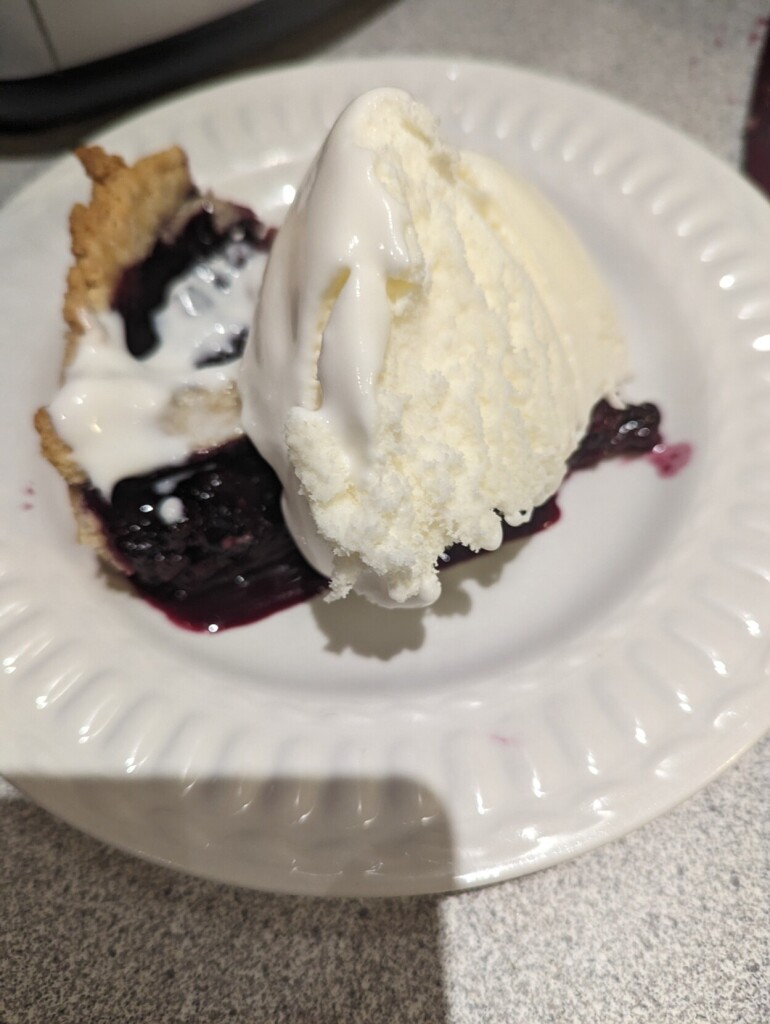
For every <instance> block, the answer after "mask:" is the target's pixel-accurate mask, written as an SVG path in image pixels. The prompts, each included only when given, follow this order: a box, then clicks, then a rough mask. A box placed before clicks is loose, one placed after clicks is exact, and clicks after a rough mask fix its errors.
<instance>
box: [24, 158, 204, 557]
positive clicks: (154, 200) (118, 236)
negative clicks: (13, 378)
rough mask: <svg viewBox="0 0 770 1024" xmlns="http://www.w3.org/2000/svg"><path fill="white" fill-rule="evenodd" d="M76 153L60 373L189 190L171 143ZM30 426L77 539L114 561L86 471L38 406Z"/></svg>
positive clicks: (185, 167) (186, 170) (184, 170)
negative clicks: (87, 187)
mask: <svg viewBox="0 0 770 1024" xmlns="http://www.w3.org/2000/svg"><path fill="white" fill-rule="evenodd" d="M75 155H76V156H77V158H78V159H79V160H80V162H81V164H82V165H83V169H84V170H85V172H86V174H87V175H88V177H89V179H90V181H91V196H90V199H89V202H88V204H83V203H76V204H75V206H73V208H72V211H71V213H70V219H69V229H70V244H71V251H72V257H73V263H72V265H71V267H70V269H69V272H68V274H67V287H66V291H65V295H64V305H63V313H64V321H65V323H66V326H67V331H66V335H65V339H66V340H65V347H64V354H63V361H62V368H64V367H66V366H67V365H68V364H69V363H71V362H72V360H73V359H74V358H75V355H76V353H77V349H78V345H79V343H80V338H81V337H82V335H83V334H84V333H85V331H86V329H87V324H86V322H85V316H86V315H87V314H88V312H94V313H100V312H103V311H104V310H107V309H109V308H110V301H111V297H112V295H113V292H114V290H115V287H116V285H117V283H118V281H119V279H120V276H121V274H122V273H123V271H124V270H125V269H126V268H127V267H130V266H133V264H135V263H138V262H139V261H140V260H143V259H145V257H146V256H147V255H149V253H150V251H151V250H152V248H153V246H154V244H155V242H156V239H157V237H158V235H159V234H160V233H161V231H162V228H163V226H164V224H166V223H167V222H168V221H170V220H172V218H173V217H174V215H175V214H176V212H177V211H178V209H179V207H180V206H181V205H182V203H183V202H184V201H185V199H187V198H188V197H189V196H190V195H191V194H192V193H193V191H194V186H193V183H192V180H191V178H190V171H189V168H188V164H187V157H186V155H185V153H184V151H183V150H182V149H180V148H179V147H178V146H173V147H171V148H170V149H166V150H163V151H161V152H159V153H153V154H152V155H150V156H147V157H143V158H142V159H141V160H138V161H137V162H136V163H135V164H133V165H128V164H126V163H125V161H124V160H123V159H122V158H121V157H119V156H113V155H111V154H109V153H106V152H105V151H104V150H103V149H102V148H101V147H100V146H84V147H81V148H79V149H77V150H76V151H75ZM34 424H35V429H36V430H37V433H38V436H39V439H40V449H41V451H42V454H43V455H44V457H45V458H46V459H47V460H48V461H49V462H50V463H51V465H53V467H54V468H55V469H56V470H57V472H58V473H59V474H60V475H61V476H62V477H63V478H64V480H65V481H66V482H67V484H68V486H69V494H70V501H71V503H72V507H73V511H74V513H75V519H76V522H77V527H78V539H79V541H80V542H81V543H82V544H86V545H87V546H89V547H91V548H94V549H95V550H96V551H97V552H98V553H99V554H100V555H101V556H102V557H103V558H105V559H106V560H107V561H109V562H112V563H113V564H115V559H114V558H113V556H112V554H111V552H110V551H109V549H108V547H107V545H106V542H105V539H104V537H103V534H102V530H101V528H100V526H99V523H98V520H97V519H96V517H95V516H94V515H93V514H92V513H91V512H90V510H89V509H88V507H87V505H86V503H85V501H84V498H83V494H82V491H81V486H82V485H83V484H85V483H86V481H87V479H88V476H87V474H86V472H85V470H84V469H83V467H82V466H80V465H79V464H78V462H77V460H76V459H75V458H74V456H73V453H72V450H71V448H70V447H69V445H67V444H66V443H65V442H64V441H63V440H62V439H61V438H60V437H59V435H58V434H57V432H56V428H55V427H54V424H53V421H52V420H51V417H50V415H49V413H48V410H47V409H46V408H45V407H43V408H40V409H38V410H37V412H36V413H35V417H34Z"/></svg>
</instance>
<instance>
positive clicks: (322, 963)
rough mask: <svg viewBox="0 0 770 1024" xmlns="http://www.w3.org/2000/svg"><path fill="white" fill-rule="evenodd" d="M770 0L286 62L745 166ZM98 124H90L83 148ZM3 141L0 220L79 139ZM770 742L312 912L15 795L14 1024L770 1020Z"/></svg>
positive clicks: (366, 38) (517, 7) (502, 3)
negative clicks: (419, 61) (715, 769)
mask: <svg viewBox="0 0 770 1024" xmlns="http://www.w3.org/2000/svg"><path fill="white" fill-rule="evenodd" d="M767 13H768V12H767V9H766V5H765V4H764V3H762V2H760V0H668V2H662V0H649V2H648V0H550V2H549V3H544V2H542V0H479V2H476V3H465V2H462V0H402V2H400V3H390V4H387V3H386V4H378V3H369V4H366V5H362V6H361V9H360V11H359V12H358V14H357V16H355V17H350V16H349V15H348V16H345V17H341V16H340V17H338V18H336V19H335V20H333V21H332V22H331V23H329V25H328V27H327V28H326V29H325V30H324V33H323V42H322V43H321V44H320V45H319V43H318V36H317V35H316V36H314V37H313V38H308V37H304V38H300V39H297V40H294V41H292V42H291V43H290V44H283V45H282V47H281V48H280V50H279V51H278V50H277V51H276V54H275V57H276V58H280V59H282V60H283V59H288V58H297V59H299V58H302V59H313V58H317V57H331V56H352V55H355V56H365V55H368V54H382V53H387V52H399V53H401V52H411V53H415V52H417V53H429V52H435V53H451V54H462V55H467V56H472V57H477V58H479V57H481V58H483V57H487V58H492V59H495V60H503V61H509V62H515V63H521V64H523V65H526V66H530V67H536V68H539V69H542V70H544V71H547V72H549V73H553V74H556V75H559V76H563V77H567V78H571V79H574V80H576V81H580V82H586V83H590V84H591V85H594V86H596V87H598V88H600V89H603V90H605V91H606V92H608V93H610V94H613V95H615V96H618V97H621V98H623V99H625V100H627V101H628V102H630V103H632V104H635V105H636V106H638V107H640V108H642V109H644V110H646V111H648V112H652V113H654V114H657V115H658V116H659V117H661V118H663V119H664V120H667V121H669V122H671V123H672V124H673V125H675V126H677V127H679V128H681V129H683V130H684V131H686V132H688V133H689V134H691V135H692V136H694V137H695V138H697V139H699V140H700V141H702V142H703V143H704V144H705V145H706V146H708V147H709V148H710V149H711V150H713V151H714V152H715V153H717V154H719V155H721V156H722V157H724V158H725V159H727V160H729V161H731V162H733V163H736V162H737V160H738V155H739V149H740V137H741V129H742V126H743V120H744V116H745V111H746V107H747V103H748V97H749V93H750V89H751V82H752V77H753V73H754V68H755V64H756V61H757V58H758V56H759V50H760V46H761V40H762V38H763V36H764V31H765V23H766V22H765V20H764V19H765V15H766V14H767ZM91 127H92V126H91V125H89V126H88V128H89V129H90V128H91ZM84 130H85V129H84V128H83V126H82V125H81V126H74V127H72V126H70V127H68V128H63V129H60V130H57V131H55V132H49V133H47V134H45V135H42V136H37V137H29V138H20V137H16V138H10V137H5V138H3V137H1V136H0V200H4V199H6V198H8V197H9V196H10V195H12V194H13V193H14V192H15V191H16V189H17V188H19V187H20V186H21V185H22V183H23V182H25V181H26V180H28V179H29V177H30V176H31V175H32V174H34V173H37V171H38V170H40V169H42V168H43V167H44V166H46V165H47V164H48V163H49V162H50V161H51V160H52V159H54V158H55V157H56V156H57V155H59V154H60V153H61V152H62V151H64V150H65V149H66V148H67V147H69V146H70V145H71V144H72V142H73V140H75V139H76V138H77V137H78V135H79V134H80V133H81V132H82V131H84ZM768 755H770V740H768V739H765V741H764V742H762V743H760V744H759V745H758V746H756V747H755V748H754V749H753V750H752V751H750V752H749V753H748V754H747V755H746V756H745V757H744V758H743V759H742V760H741V761H740V762H739V763H738V764H736V765H734V766H733V767H731V768H730V769H729V770H728V771H727V772H725V774H724V775H723V776H722V777H721V778H719V779H718V780H717V781H715V782H713V783H712V784H711V785H710V786H708V787H707V788H706V789H705V790H704V791H702V792H701V793H700V794H698V795H696V796H695V797H693V798H691V799H690V800H688V801H687V802H686V803H685V804H684V805H682V806H681V807H679V808H677V809H676V810H674V811H672V812H670V813H668V814H666V815H665V816H663V817H662V818H660V819H658V820H657V821H654V822H652V823H651V824H649V825H647V826H646V827H644V828H642V829H640V830H638V831H637V832H635V833H633V834H631V835H630V836H628V837H627V838H625V839H623V840H621V841H618V842H615V843H612V844H610V845H609V846H606V847H604V848H601V849H599V850H596V851H595V852H593V853H590V854H588V855H585V856H583V857H581V858H579V859H577V860H575V861H573V862H571V863H567V864H563V865H561V866H559V867H556V868H552V869H550V870H548V871H544V872H541V873H539V874H536V875H532V876H529V877H526V878H523V879H520V880H517V881H513V882H509V883H506V884H503V885H498V886H495V887H492V888H489V889H484V890H479V891H476V892H470V893H465V894H461V895H454V896H448V897H431V898H419V899H403V900H384V901H380V902H374V901H361V900H327V901H315V900H308V899H300V898H287V897H278V896H271V895H265V894H260V893H254V892H248V891H243V890H237V889H233V888H228V887H225V886H220V885H215V884H212V883H209V882H204V881H199V880H197V879H194V878H189V877H185V876H182V875H180V874H177V873H174V872H171V871H168V870H165V869H163V868H160V867H154V866H150V865H147V864H144V863H142V862H140V861H138V860H134V859H132V858H130V857H127V856H125V855H123V854H121V853H117V852H115V851H113V850H111V849H109V848H107V847H105V846H103V845H101V844H100V843H98V842H96V841H93V840H91V839H88V838H86V837H84V836H82V835H80V834H78V833H77V832H75V831H74V830H72V829H71V828H69V827H68V826H66V825H63V824H60V823H59V822H58V821H56V820H54V819H53V818H51V817H50V816H49V815H48V814H46V813H45V812H43V811H41V810H38V809H37V808H36V807H34V806H32V805H31V804H29V803H28V802H27V801H26V800H24V799H23V798H21V797H20V796H19V795H18V794H16V793H15V792H14V791H13V790H11V788H10V787H8V786H7V785H6V784H4V783H0V1024H21V1022H38V1021H42V1022H47V1021H55V1022H57V1024H70V1022H71V1024H75V1022H77V1024H82V1022H89V1024H94V1022H102V1021H104V1022H108V1021H109V1022H110V1024H128V1022H133V1021H135V1022H148V1024H149V1022H152V1024H159V1022H172V1021H174V1022H177V1021H178V1022H183V1021H195V1022H196V1024H207V1022H211V1024H214V1022H219V1021H238V1022H239V1024H247V1022H270V1024H281V1022H290V1021H302V1022H305V1021H307V1022H312V1024H325V1022H329V1024H331V1022H345V1024H348V1022H359V1021H360V1022H366V1024H378V1022H386V1021H387V1022H391V1021H392V1022H409V1021H420V1022H436V1024H443V1022H453V1024H466V1022H467V1024H471V1022H479V1021H484V1022H489V1024H503V1022H505V1024H510V1022H521V1024H560V1022H565V1024H567V1022H569V1024H572V1022H583V1021H586V1022H588V1021H590V1022H592V1024H593V1022H601V1024H615V1022H618V1024H620V1022H623V1024H625V1022H630V1021H642V1022H645V1024H666V1022H669V1021H676V1022H677V1024H691V1022H692V1024H694V1022H696V1021H697V1022H708V1024H737V1022H743V1024H768V1022H769V1021H770V798H769V797H768V794H770V756H768Z"/></svg>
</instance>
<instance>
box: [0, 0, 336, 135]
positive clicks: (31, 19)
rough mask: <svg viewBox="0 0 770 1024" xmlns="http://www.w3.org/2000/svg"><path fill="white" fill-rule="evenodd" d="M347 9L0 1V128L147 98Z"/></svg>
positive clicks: (307, 4)
mask: <svg viewBox="0 0 770 1024" xmlns="http://www.w3.org/2000/svg"><path fill="white" fill-rule="evenodd" d="M346 2H347V0H0V129H11V130H24V129H32V128H40V127H44V126H46V125H51V124H55V123H58V122H61V121H66V120H71V119H74V118H79V117H84V116H87V115H90V114H94V113H97V112H100V111H103V110H107V109H110V108H112V107H115V106H118V105H120V104H121V103H128V102H134V101H137V100H142V99H147V98H149V97H150V96H153V95H155V94H157V93H159V92H161V91H164V90H166V89H168V88H173V87H176V86H179V85H183V84H185V83H186V82H191V81H195V80H197V79H199V78H200V77H201V76H203V75H206V74H210V73H212V72H214V71H216V70H219V69H221V68H225V67H228V66H231V65H232V64H233V62H236V61H238V60H244V59H246V58H248V57H252V56H255V55H258V54H259V53H260V52H261V51H262V50H263V49H264V48H265V47H267V46H268V45H269V44H272V43H275V42H276V41H277V40H278V39H280V38H281V37H283V36H285V35H288V34H289V33H291V32H293V31H295V30H297V29H300V28H303V27H305V26H307V25H309V24H310V23H311V22H314V21H316V20H319V19H321V18H322V17H323V16H324V15H325V14H327V13H329V12H330V11H331V10H332V9H334V8H338V7H342V6H344V5H345V3H346Z"/></svg>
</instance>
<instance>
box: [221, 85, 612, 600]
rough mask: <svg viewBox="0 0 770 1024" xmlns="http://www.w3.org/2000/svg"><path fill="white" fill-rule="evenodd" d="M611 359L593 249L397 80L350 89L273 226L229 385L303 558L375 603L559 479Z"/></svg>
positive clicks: (427, 593) (492, 532)
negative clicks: (453, 135) (452, 143)
mask: <svg viewBox="0 0 770 1024" xmlns="http://www.w3.org/2000/svg"><path fill="white" fill-rule="evenodd" d="M625 373H626V354H625V347H624V344H623V342H622V339H621V336H620V334H619V331H618V328H617V325H616V322H615V318H614V314H613V311H612V305H611V302H610V299H609V297H608V295H607V293H606V291H605V288H604V286H603V284H602V282H601V280H600V279H599V276H598V274H597V272H596V271H595V269H594V268H593V266H592V264H591V262H590V260H589V258H588V256H587V255H586V253H585V252H584V251H583V249H582V247H581V245H580V244H579V243H578V241H577V239H576V238H575V237H574V236H573V234H572V232H571V231H570V230H569V228H568V227H567V226H566V225H565V224H564V222H563V221H562V220H561V218H560V217H559V215H558V214H557V213H556V212H555V211H554V210H553V209H552V207H551V206H550V205H549V204H548V203H547V202H546V201H545V200H544V199H543V197H542V196H540V195H539V194H538V193H537V192H536V191H535V190H534V189H532V188H531V187H530V186H528V185H527V184H525V183H524V182H523V181H520V180H519V179H518V178H516V177H514V176H513V175H512V174H511V173H510V172H508V171H507V170H505V169H504V168H503V167H501V166H499V165H498V164H497V163H495V162H494V161H492V160H490V159H488V158H486V157H483V156H479V155H477V154H473V153H458V152H456V151H455V150H453V149H452V148H450V147H449V146H448V145H447V144H446V143H445V142H443V141H442V139H441V138H440V137H439V134H438V130H437V124H436V121H435V120H434V118H433V116H432V115H431V114H430V112H429V111H428V110H427V109H426V108H425V107H423V106H422V105H420V104H419V103H417V102H416V101H415V100H413V99H412V98H411V97H410V96H409V95H408V94H407V93H405V92H402V91H400V90H395V89H379V90H375V91H373V92H369V93H366V94H365V95H363V96H361V97H359V98H358V99H357V100H355V101H354V102H353V103H352V104H351V105H350V106H349V107H348V108H347V109H346V110H345V111H344V112H343V114H342V115H341V117H340V118H339V120H338V121H337V123H336V124H335V125H334V127H333V128H332V130H331V132H330V134H329V136H328V138H327V139H326V141H325V143H324V145H323V147H322V149H321V151H320V153H319V154H318V156H317V158H316V160H315V161H314V163H313V165H312V167H311V168H310V170H309V171H308V174H307V176H306V178H305V180H304V182H303V184H302V186H301V187H300V189H299V190H298V193H297V196H296V199H295V201H294V204H293V205H292V207H291V209H290V210H289V212H288V214H287V217H286V221H285V223H284V224H283V226H282V227H281V229H280V231H279V232H278V236H277V238H276V241H275V243H274V246H273V250H272V253H271V255H270V259H269V261H268V265H267V269H266V272H265V277H264V281H263V285H262V290H261V295H260V300H259V304H258V308H257V312H256V317H255V324H254V329H253V331H252V334H251V337H250V340H249V343H248V346H247V350H246V353H245V357H244V361H243V366H242V370H241V378H240V382H239V386H240V389H241V395H242V399H243V424H244V429H245V430H246V432H247V433H248V434H249V436H250V437H251V438H252V440H253V441H254V443H255V445H256V446H257V448H258V449H259V451H260V452H261V453H262V455H263V456H264V457H265V458H266V459H267V460H268V462H270V463H271V465H272V466H273V468H274V469H275V471H276V472H277V474H278V476H279V477H280V479H281V482H282V484H283V488H284V496H283V502H284V514H285V517H286V521H287V524H288V526H289V529H290V530H291V532H292V534H293V536H294V539H295V540H296V542H297V544H298V545H299V547H300V549H301V551H302V552H303V554H304V556H305V557H306V559H307V560H308V561H309V562H310V563H311V564H312V565H313V566H314V567H315V568H316V569H317V570H318V571H319V572H321V573H323V574H325V575H326V576H328V577H329V579H330V580H331V595H332V596H333V597H342V596H344V595H346V594H347V593H348V592H349V591H350V590H351V589H353V590H355V591H357V592H359V593H362V594H364V595H365V596H367V597H369V598H370V599H371V600H374V601H376V602H377V603H379V604H383V605H390V606H399V605H401V606H418V605H425V604H430V603H431V602H433V601H435V599H436V598H437V597H438V595H439V593H440V591H441V584H440V581H439V577H438V572H437V565H438V563H439V561H440V559H441V556H442V553H443V552H444V551H445V549H446V548H447V547H449V546H450V545H452V544H454V543H457V542H459V543H461V544H464V545H466V546H468V547H469V548H471V549H473V550H479V549H494V548H497V547H498V546H499V545H500V543H501V540H502V525H501V518H500V517H501V515H502V516H504V517H505V519H506V520H507V521H508V522H509V523H511V524H513V525H516V524H520V523H524V522H526V521H527V520H528V519H529V517H530V516H531V514H532V510H533V509H534V508H535V507H536V506H537V505H539V504H542V503H543V502H544V501H545V500H546V499H548V498H549V497H550V496H551V495H553V494H554V492H555V491H556V490H557V489H558V487H559V485H560V483H561V482H562V479H563V477H564V475H565V472H566V460H567V458H568V457H569V455H570V454H571V453H572V452H573V451H574V449H575V448H576V446H577V444H578V442H579V441H580V439H581V437H582V435H583V433H584V431H585V429H586V426H587V424H588V419H589V414H590V411H591V408H592V406H593V405H594V404H595V402H596V401H597V400H598V399H600V398H601V397H607V396H609V397H611V396H613V395H614V394H615V391H616V388H617V385H618V383H619V381H620V380H621V379H622V378H623V377H624V376H625Z"/></svg>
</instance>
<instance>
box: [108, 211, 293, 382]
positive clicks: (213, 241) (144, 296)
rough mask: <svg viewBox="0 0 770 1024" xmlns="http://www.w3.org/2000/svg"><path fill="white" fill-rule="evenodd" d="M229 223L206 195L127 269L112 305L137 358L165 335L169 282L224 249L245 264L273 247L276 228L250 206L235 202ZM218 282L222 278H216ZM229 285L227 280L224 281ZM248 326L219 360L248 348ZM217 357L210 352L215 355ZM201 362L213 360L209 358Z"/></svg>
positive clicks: (226, 254) (231, 261)
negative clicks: (161, 330) (162, 315)
mask: <svg viewBox="0 0 770 1024" xmlns="http://www.w3.org/2000/svg"><path fill="white" fill-rule="evenodd" d="M229 209H230V210H231V211H232V216H231V217H228V223H227V226H226V227H219V226H218V224H217V216H216V212H215V206H214V205H213V204H212V203H208V202H207V201H206V200H203V199H202V200H200V206H199V208H198V210H197V211H196V212H195V213H193V214H192V215H191V216H190V218H189V219H188V220H187V221H186V223H185V224H184V225H183V226H182V228H181V229H180V231H179V233H178V234H177V235H175V237H174V238H173V239H170V240H164V239H159V240H158V241H157V242H156V244H155V248H154V249H153V250H152V252H151V253H150V255H149V256H148V257H147V258H146V259H145V260H143V261H142V262H141V263H137V264H135V265H134V266H133V267H129V268H128V269H127V270H125V271H124V272H123V274H122V276H121V279H120V281H119V282H118V286H117V288H116V289H115V294H114V295H113V297H112V308H113V309H114V310H115V311H116V312H117V313H120V315H121V317H122V318H123V323H124V325H125V337H126V348H127V349H128V351H129V352H130V353H131V355H132V356H133V357H134V359H146V358H147V357H148V356H150V355H152V353H153V352H154V351H155V350H156V349H157V347H158V345H159V343H160V342H159V339H158V336H157V334H156V332H155V327H154V324H153V313H154V312H155V311H156V310H157V309H159V308H160V307H161V306H162V305H163V304H164V302H165V301H166V293H167V290H168V288H169V286H170V285H171V284H172V283H173V282H174V281H175V280H176V279H177V278H178V277H180V276H181V275H182V274H184V273H185V271H187V270H188V269H189V268H190V267H193V266H194V265H195V264H196V263H200V262H202V261H204V260H207V259H211V258H212V257H214V256H218V255H222V256H223V257H224V258H225V259H226V260H227V262H228V263H229V264H230V265H231V266H233V267H235V268H240V267H242V266H243V264H244V263H245V262H246V260H247V259H248V258H249V256H250V255H251V254H252V252H253V251H254V250H255V249H261V250H267V249H268V248H269V247H270V243H271V242H272V239H273V235H274V230H273V229H268V228H266V227H265V225H264V224H262V223H261V221H259V220H258V219H257V218H256V217H255V216H254V214H253V213H252V212H251V211H250V210H247V209H246V208H244V207H230V208H229ZM214 285H215V287H216V285H217V282H216V280H215V281H214ZM221 285H222V289H223V290H226V287H227V282H226V281H225V280H223V281H222V282H221ZM245 342H246V334H245V332H241V333H240V334H239V335H237V336H235V337H234V338H232V339H230V340H229V344H228V345H227V346H226V348H225V350H224V352H223V353H220V354H219V356H218V357H217V358H216V359H215V361H216V362H229V361H230V360H232V359H237V358H238V357H239V356H240V355H241V353H242V352H243V346H244V344H245ZM210 358H211V357H209V359H210ZM200 365H211V362H206V361H204V362H203V363H201V364H200Z"/></svg>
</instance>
